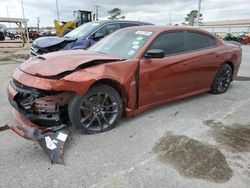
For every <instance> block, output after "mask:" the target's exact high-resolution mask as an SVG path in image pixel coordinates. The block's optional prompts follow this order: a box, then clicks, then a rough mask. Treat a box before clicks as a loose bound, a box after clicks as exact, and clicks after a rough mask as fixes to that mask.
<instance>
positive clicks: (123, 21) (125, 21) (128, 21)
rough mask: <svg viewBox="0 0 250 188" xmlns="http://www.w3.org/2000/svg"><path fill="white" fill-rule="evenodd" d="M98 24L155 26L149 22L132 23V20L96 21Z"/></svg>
mask: <svg viewBox="0 0 250 188" xmlns="http://www.w3.org/2000/svg"><path fill="white" fill-rule="evenodd" d="M94 22H98V23H100V24H101V25H103V24H107V23H135V24H136V23H137V24H142V25H153V24H152V23H148V22H141V21H132V20H100V21H94Z"/></svg>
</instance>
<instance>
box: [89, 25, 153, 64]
mask: <svg viewBox="0 0 250 188" xmlns="http://www.w3.org/2000/svg"><path fill="white" fill-rule="evenodd" d="M152 33H153V32H151V31H141V30H135V29H125V30H123V29H122V30H118V31H116V32H114V33H112V34H110V35H109V36H107V37H105V38H104V39H103V40H101V41H100V42H98V43H96V44H95V45H94V46H92V47H90V48H89V50H90V51H95V52H100V53H105V54H109V55H113V56H116V57H120V58H124V59H129V58H134V57H135V55H136V53H137V52H138V51H139V50H140V49H141V48H142V47H143V46H144V44H145V43H146V42H147V41H148V40H149V39H150V38H151V35H152Z"/></svg>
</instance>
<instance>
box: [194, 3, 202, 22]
mask: <svg viewBox="0 0 250 188" xmlns="http://www.w3.org/2000/svg"><path fill="white" fill-rule="evenodd" d="M200 14H201V0H199V4H198V14H197V20H196V24H195V25H196V26H199V25H200Z"/></svg>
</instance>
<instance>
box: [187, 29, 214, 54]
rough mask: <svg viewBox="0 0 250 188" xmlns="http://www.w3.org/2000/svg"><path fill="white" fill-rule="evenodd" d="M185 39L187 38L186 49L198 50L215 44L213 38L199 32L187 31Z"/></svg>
mask: <svg viewBox="0 0 250 188" xmlns="http://www.w3.org/2000/svg"><path fill="white" fill-rule="evenodd" d="M186 40H187V50H188V51H193V50H199V49H204V48H209V47H213V46H215V39H213V38H212V37H209V36H207V35H204V34H201V33H196V32H187V38H186Z"/></svg>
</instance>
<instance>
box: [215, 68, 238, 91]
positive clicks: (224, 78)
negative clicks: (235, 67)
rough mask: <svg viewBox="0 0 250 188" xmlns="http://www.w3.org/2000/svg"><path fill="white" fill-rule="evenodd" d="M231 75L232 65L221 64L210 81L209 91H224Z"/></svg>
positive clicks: (229, 82)
mask: <svg viewBox="0 0 250 188" xmlns="http://www.w3.org/2000/svg"><path fill="white" fill-rule="evenodd" d="M232 75H233V71H232V67H231V66H230V65H228V64H224V65H222V66H221V67H220V69H219V71H218V72H217V74H216V76H215V78H214V81H213V83H212V87H211V93H213V94H222V93H225V92H226V91H227V90H228V88H229V86H230V84H231V80H232Z"/></svg>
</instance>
